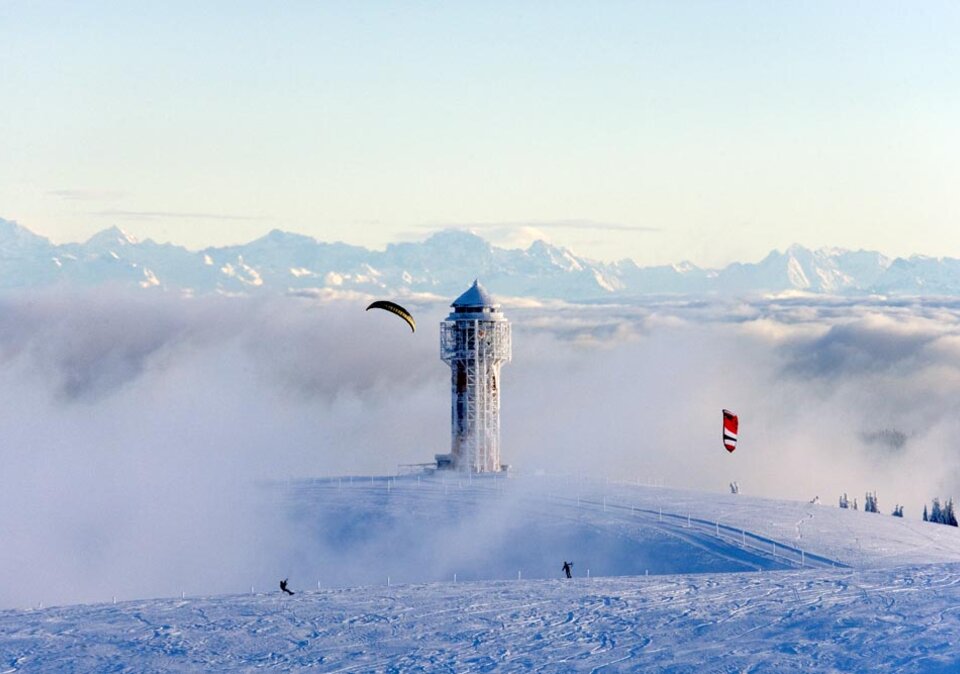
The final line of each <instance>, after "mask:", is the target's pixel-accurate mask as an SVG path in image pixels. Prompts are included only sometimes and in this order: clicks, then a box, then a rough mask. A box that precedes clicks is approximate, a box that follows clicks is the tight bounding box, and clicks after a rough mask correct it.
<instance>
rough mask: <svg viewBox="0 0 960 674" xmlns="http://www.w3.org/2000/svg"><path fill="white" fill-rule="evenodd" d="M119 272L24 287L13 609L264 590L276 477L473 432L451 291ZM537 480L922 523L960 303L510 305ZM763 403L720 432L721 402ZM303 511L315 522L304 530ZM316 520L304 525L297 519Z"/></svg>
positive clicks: (275, 535) (389, 468)
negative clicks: (383, 295) (150, 286)
mask: <svg viewBox="0 0 960 674" xmlns="http://www.w3.org/2000/svg"><path fill="white" fill-rule="evenodd" d="M365 306H366V300H365V299H363V298H356V297H354V298H351V297H347V298H342V299H337V298H335V297H333V298H331V297H325V298H318V297H314V298H311V297H260V298H237V297H197V298H182V297H177V296H173V295H164V294H135V293H128V292H125V291H119V290H118V291H104V290H98V291H96V292H94V291H87V292H74V293H69V294H64V293H63V292H62V291H61V292H52V291H51V292H32V293H18V294H15V295H9V296H6V297H4V298H2V299H0V465H2V471H3V476H4V478H5V479H4V485H3V488H2V489H0V578H2V579H3V580H2V581H0V607H25V606H30V605H36V603H37V602H38V601H45V602H46V603H48V604H49V603H68V602H87V601H105V600H109V599H110V597H112V596H120V597H123V598H130V597H146V596H171V595H175V594H179V592H180V591H181V590H182V591H186V592H189V593H218V592H235V591H242V590H243V589H244V588H247V589H248V586H249V584H250V579H251V578H258V579H259V578H269V579H271V582H272V579H273V578H274V576H276V572H277V560H278V559H281V558H283V557H284V555H285V554H286V551H285V546H286V545H287V537H288V536H289V535H290V534H291V531H293V530H294V528H290V529H288V528H287V527H286V524H285V523H284V521H283V519H282V518H280V517H278V515H277V513H276V512H275V503H276V501H275V499H274V498H273V497H272V496H271V495H270V492H271V490H270V489H264V488H263V486H264V485H270V484H274V485H275V484H276V483H278V482H280V483H283V482H284V481H287V480H295V479H299V478H304V477H316V476H329V475H390V474H394V473H395V472H396V471H397V466H398V464H406V463H417V462H423V461H428V460H430V459H431V458H432V457H433V455H434V454H435V453H438V452H445V451H448V446H449V423H450V421H449V414H450V412H449V370H448V368H447V366H446V365H445V364H444V363H442V362H441V361H440V359H439V354H438V350H439V339H438V330H437V324H438V323H439V321H440V320H442V319H443V318H444V316H445V315H446V313H447V312H448V311H449V309H448V308H447V307H446V306H445V305H444V304H442V303H432V304H431V303H419V304H418V303H412V304H411V305H410V308H411V309H412V310H413V311H414V313H415V314H416V316H417V321H418V330H417V332H416V333H414V334H411V333H410V331H409V329H408V328H407V326H406V325H405V324H404V323H403V322H402V321H400V320H399V319H397V317H395V316H393V315H391V314H388V313H386V312H374V311H371V312H365V311H364V307H365ZM505 311H506V312H507V314H508V317H509V318H510V319H511V320H512V321H513V330H514V332H513V362H512V363H510V364H508V365H506V366H505V367H504V369H503V377H502V428H503V459H504V461H505V462H507V463H510V464H512V465H513V467H514V469H515V470H516V471H518V472H520V473H534V472H547V473H562V474H576V475H590V476H597V477H610V478H611V479H626V480H637V481H641V482H647V483H655V484H665V485H670V486H676V487H686V488H693V489H702V490H710V491H723V490H726V489H727V484H728V482H730V481H733V480H737V481H738V482H739V483H740V485H741V488H742V489H743V491H744V492H746V493H749V494H752V495H760V496H770V497H782V498H791V499H804V500H809V499H811V498H812V497H814V496H816V495H818V496H820V497H821V499H822V500H824V501H825V502H827V503H835V502H836V499H837V497H838V496H839V495H840V493H842V492H847V493H849V495H850V497H851V498H853V497H858V498H859V499H860V500H861V501H862V498H863V494H864V493H865V492H866V491H868V490H870V491H872V490H877V491H878V494H879V499H880V507H881V510H883V511H884V512H889V510H891V509H892V508H893V506H894V504H895V503H901V504H905V505H906V515H907V517H919V513H920V511H921V510H922V507H923V504H924V503H925V502H929V500H930V498H932V497H934V496H941V497H949V496H960V452H958V449H957V441H956V438H957V437H958V431H960V428H958V426H960V415H958V414H957V400H958V399H960V301H955V300H943V301H937V300H925V301H922V302H921V301H906V300H904V301H887V300H884V299H878V298H870V299H862V300H846V299H845V300H837V299H829V298H809V297H784V298H757V299H753V300H749V301H724V300H719V299H704V300H696V301H693V300H691V301H684V300H661V301H655V300H650V301H646V302H640V303H636V304H633V305H572V304H565V303H562V302H555V303H546V304H544V303H537V302H529V301H513V302H510V301H508V302H506V303H505ZM724 407H726V408H729V409H732V410H734V411H736V412H737V413H739V415H740V419H741V429H740V431H741V432H740V444H739V446H738V448H737V450H736V452H735V453H734V454H732V455H731V454H728V453H727V452H726V451H725V450H724V449H723V446H722V443H721V434H720V420H721V415H720V411H721V409H722V408H724ZM301 525H302V523H301ZM298 526H299V525H298Z"/></svg>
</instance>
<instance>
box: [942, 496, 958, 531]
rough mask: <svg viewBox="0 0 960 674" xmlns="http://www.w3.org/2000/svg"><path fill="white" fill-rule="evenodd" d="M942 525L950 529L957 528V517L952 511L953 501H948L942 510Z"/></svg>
mask: <svg viewBox="0 0 960 674" xmlns="http://www.w3.org/2000/svg"><path fill="white" fill-rule="evenodd" d="M943 523H944V524H949V525H950V526H951V527H955V526H957V516H956V514H955V513H954V511H953V499H952V498H951V499H948V500H947V503H946V505H945V506H944V508H943Z"/></svg>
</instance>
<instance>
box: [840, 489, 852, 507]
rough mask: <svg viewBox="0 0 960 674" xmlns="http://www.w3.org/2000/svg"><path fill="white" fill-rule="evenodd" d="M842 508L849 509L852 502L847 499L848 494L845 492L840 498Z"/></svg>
mask: <svg viewBox="0 0 960 674" xmlns="http://www.w3.org/2000/svg"><path fill="white" fill-rule="evenodd" d="M840 507H841V508H849V507H850V500H849V499H848V498H847V492H843V496H841V497H840Z"/></svg>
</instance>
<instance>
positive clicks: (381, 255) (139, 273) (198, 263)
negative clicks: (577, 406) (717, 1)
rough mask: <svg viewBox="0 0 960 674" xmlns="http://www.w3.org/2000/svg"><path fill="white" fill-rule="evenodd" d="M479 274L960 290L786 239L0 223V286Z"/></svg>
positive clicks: (557, 293) (556, 284)
mask: <svg viewBox="0 0 960 674" xmlns="http://www.w3.org/2000/svg"><path fill="white" fill-rule="evenodd" d="M475 277H478V278H480V279H481V280H482V281H483V282H484V284H485V285H486V286H487V287H488V288H489V289H490V290H491V291H492V292H493V293H494V294H499V295H503V296H524V297H537V298H544V299H547V298H556V299H567V300H598V299H613V298H626V297H633V296H641V295H651V294H655V295H671V294H676V295H709V294H735V295H751V294H769V293H782V292H787V291H804V292H809V293H819V294H832V295H864V294H883V295H960V260H958V259H954V258H932V257H924V256H912V257H909V258H888V257H885V256H884V255H882V254H880V253H877V252H873V251H864V250H860V251H849V250H840V249H821V250H816V251H813V250H808V249H806V248H803V247H801V246H796V245H794V246H791V247H790V248H788V249H787V250H786V251H785V252H780V251H773V252H771V253H770V254H769V255H767V256H766V257H765V258H764V259H763V260H761V261H760V262H756V263H734V264H731V265H729V266H727V267H724V268H723V269H703V268H700V267H697V266H696V265H693V264H690V263H686V262H685V263H680V264H674V265H667V266H654V267H641V266H638V265H637V264H636V263H634V262H633V261H631V260H622V261H620V262H613V263H606V262H597V261H595V260H589V259H587V258H583V257H579V256H577V255H575V254H573V253H572V252H571V251H569V250H568V249H566V248H562V247H559V246H554V245H551V244H549V243H547V242H545V241H536V242H534V243H533V244H531V245H530V246H529V247H528V248H526V249H522V250H521V249H505V248H499V247H496V246H493V245H491V244H490V243H489V242H487V241H486V240H484V239H483V238H481V237H479V236H477V235H475V234H472V233H470V232H467V231H463V230H453V229H450V230H444V231H441V232H438V233H436V234H434V235H432V236H431V237H429V238H428V239H426V240H425V241H422V242H416V243H397V244H390V245H388V246H387V248H386V250H383V251H375V250H368V249H366V248H363V247H360V246H351V245H348V244H345V243H324V242H322V241H317V240H316V239H313V238H311V237H308V236H303V235H300V234H293V233H289V232H283V231H280V230H274V231H272V232H270V233H269V234H267V235H266V236H264V237H262V238H259V239H256V240H255V241H251V242H250V243H246V244H243V245H239V246H225V247H222V248H207V249H205V250H201V251H191V250H187V249H186V248H183V247H182V246H176V245H173V244H168V243H167V244H158V243H156V242H154V241H151V240H149V239H148V240H146V241H137V240H136V239H134V238H133V237H131V236H129V235H127V234H126V233H125V232H123V231H122V230H120V229H118V228H116V227H112V228H110V229H106V230H104V231H102V232H100V233H99V234H96V235H95V236H93V237H92V238H91V239H90V240H89V241H86V242H84V243H67V244H62V245H57V244H54V243H52V242H51V241H50V240H49V239H46V238H44V237H42V236H38V235H36V234H34V233H33V232H31V231H30V230H28V229H27V228H25V227H23V226H21V225H18V224H17V223H15V222H12V221H9V220H3V219H0V289H7V290H10V289H16V288H37V287H48V286H65V287H73V286H95V285H103V284H112V285H119V286H129V287H140V288H145V289H146V288H159V289H167V290H173V291H180V292H187V293H195V294H205V293H224V294H237V293H241V294H253V293H263V292H281V293H291V292H292V293H296V292H303V293H309V292H316V291H320V290H323V289H328V290H330V289H332V290H338V291H356V292H362V293H369V294H377V295H379V294H387V293H388V294H392V295H398V296H403V295H410V294H418V293H429V294H435V295H438V296H441V297H454V296H456V295H457V294H459V293H460V292H462V291H463V289H464V288H465V287H466V286H467V285H468V284H469V283H470V281H472V280H473V279H474V278H475Z"/></svg>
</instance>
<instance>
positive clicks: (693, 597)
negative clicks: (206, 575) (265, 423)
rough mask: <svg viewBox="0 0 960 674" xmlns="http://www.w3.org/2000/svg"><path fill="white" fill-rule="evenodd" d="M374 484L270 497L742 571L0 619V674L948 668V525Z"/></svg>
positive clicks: (428, 587) (358, 591)
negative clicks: (680, 546)
mask: <svg viewBox="0 0 960 674" xmlns="http://www.w3.org/2000/svg"><path fill="white" fill-rule="evenodd" d="M531 484H534V485H536V486H537V487H538V488H531V486H530V485H531ZM392 485H393V486H392V487H391V486H385V484H384V483H383V482H382V481H381V482H379V483H377V482H374V483H373V484H370V483H368V482H363V483H361V482H360V481H358V482H357V483H356V484H354V483H350V484H343V483H342V482H339V483H338V482H337V481H335V480H334V481H315V482H304V483H298V484H295V485H293V486H292V487H291V488H290V489H289V491H288V492H286V493H285V494H284V498H286V499H289V501H290V502H291V503H294V504H298V505H300V506H303V504H307V506H306V507H314V506H316V507H320V506H322V504H324V503H330V502H332V500H336V499H343V500H345V501H347V502H349V501H353V502H355V503H356V504H358V506H359V505H362V504H364V503H366V504H367V505H368V506H369V505H370V504H376V507H383V508H389V509H395V510H398V511H407V512H427V511H429V510H430V509H431V507H432V504H436V503H439V502H440V501H441V500H443V501H449V500H450V499H455V500H457V502H458V504H459V506H461V507H468V508H469V507H477V506H481V505H483V503H484V502H485V500H487V499H497V498H506V497H510V496H512V498H514V501H513V502H511V508H516V510H517V512H518V514H522V516H524V517H530V518H537V517H550V518H551V519H557V518H561V519H562V520H563V521H569V522H578V523H582V524H584V525H589V526H596V527H605V528H606V529H608V530H609V531H612V532H614V533H616V534H617V535H624V536H629V535H641V534H637V533H634V534H631V532H637V531H639V529H638V527H642V528H643V529H644V530H651V529H653V530H656V531H657V532H658V533H659V534H661V535H664V536H668V537H671V538H672V539H674V540H680V541H683V542H684V543H685V544H686V545H688V546H689V549H690V550H697V551H699V552H698V553H697V554H700V555H706V556H709V557H713V558H716V559H718V560H720V561H721V563H722V564H726V565H729V566H730V568H743V569H745V570H744V571H740V572H729V573H688V574H671V575H650V576H622V577H603V578H596V577H594V578H589V579H588V578H584V577H577V578H574V579H573V580H562V579H547V580H543V579H541V580H516V579H512V580H493V581H477V582H458V583H453V582H432V583H417V584H407V585H392V586H389V587H388V586H385V585H380V586H373V585H369V586H364V587H351V588H341V589H329V590H323V591H311V592H302V591H301V592H298V593H297V594H296V595H295V596H293V597H287V596H284V595H281V594H280V593H279V592H277V593H271V594H257V595H230V596H219V597H188V598H186V599H179V598H178V599H152V600H139V601H127V602H121V603H118V604H104V605H89V606H66V607H53V608H46V609H40V610H27V611H23V610H18V611H2V612H0V672H10V673H12V672H38V671H39V672H47V671H50V672H52V671H57V672H59V671H77V672H85V671H91V672H93V671H96V672H105V671H111V672H167V671H184V672H187V671H230V672H236V671H253V670H259V669H274V670H281V671H289V670H306V671H316V672H458V673H459V672H487V671H520V672H543V673H554V672H620V671H624V672H626V671H658V672H671V673H681V672H747V671H749V672H797V671H805V672H806V671H822V672H861V671H862V672H866V671H870V672H891V673H892V672H908V673H910V672H933V673H936V672H944V673H945V672H957V671H960V646H958V643H957V642H958V641H960V532H957V530H956V529H953V528H950V527H943V526H938V525H929V524H923V523H919V522H909V521H904V520H901V519H899V518H892V517H884V516H880V515H874V514H868V513H862V512H854V511H841V510H839V509H837V508H831V507H827V506H813V505H810V504H806V503H804V504H800V503H793V502H779V501H768V500H761V499H749V498H746V497H743V496H733V495H729V496H727V495H724V496H720V495H710V494H692V493H690V492H682V491H677V490H666V489H652V488H642V487H633V486H628V485H616V484H601V483H595V482H594V483H591V482H584V481H579V480H566V481H560V482H559V483H558V482H557V481H556V480H543V481H541V482H535V481H533V480H532V478H526V479H518V480H511V481H493V480H487V481H484V480H473V481H471V482H470V483H469V484H464V483H463V481H460V482H458V483H457V484H456V485H455V486H454V485H451V484H449V483H446V484H443V483H441V482H440V481H439V480H433V481H427V480H423V481H421V482H417V481H416V480H415V479H414V480H411V479H409V478H408V479H406V480H403V479H398V480H396V481H395V482H393V483H392ZM539 487H542V488H539ZM511 493H512V495H511ZM310 504H313V505H310ZM661 512H662V515H661ZM688 521H689V525H688ZM801 527H802V532H801ZM718 533H719V535H718ZM801 533H802V535H801ZM801 544H802V545H803V546H804V557H803V566H802V567H801V566H800V564H801V559H800V557H799V551H800V549H801V548H800V546H801ZM775 548H776V551H775ZM927 560H929V561H932V562H933V563H929V564H924V563H921V562H923V561H927ZM758 571H760V572H758ZM554 572H558V571H554Z"/></svg>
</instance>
